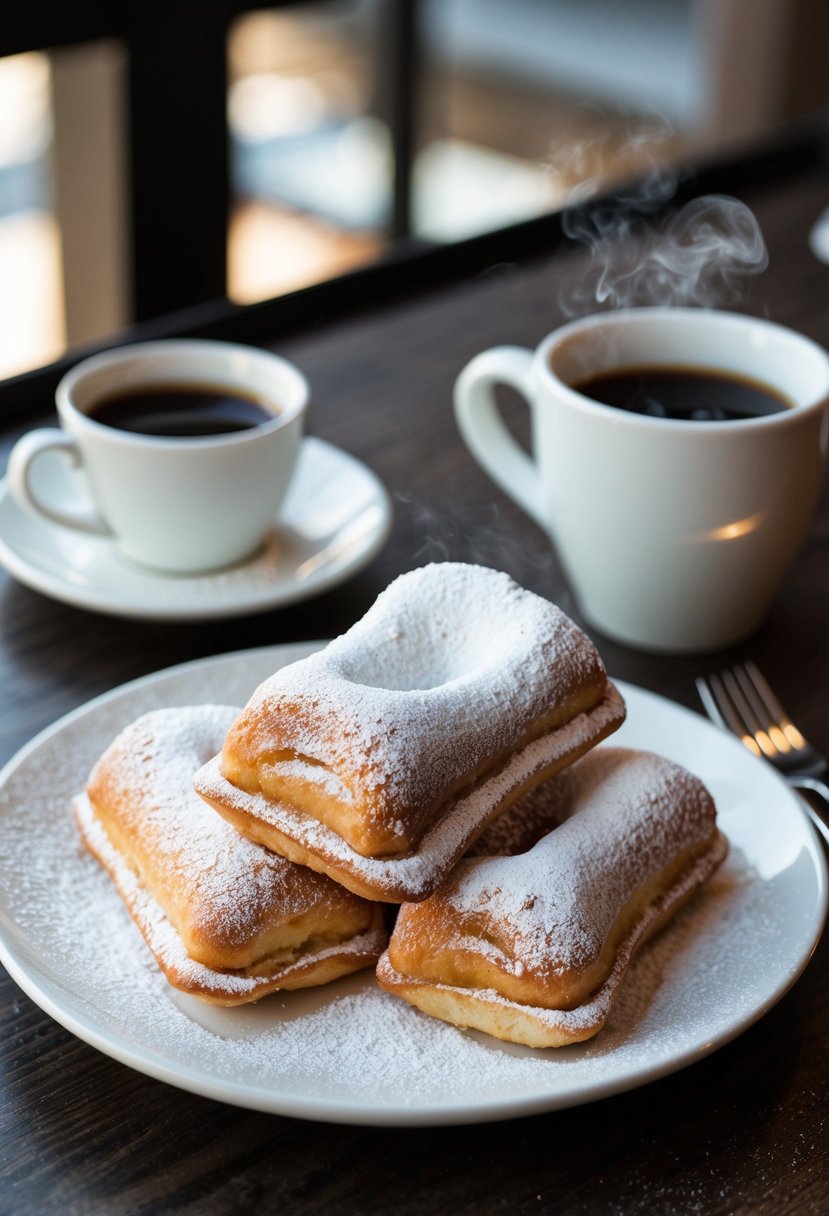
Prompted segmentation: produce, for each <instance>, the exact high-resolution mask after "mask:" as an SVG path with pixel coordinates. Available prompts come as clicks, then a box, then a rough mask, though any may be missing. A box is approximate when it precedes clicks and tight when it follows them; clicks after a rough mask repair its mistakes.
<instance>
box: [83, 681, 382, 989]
mask: <svg viewBox="0 0 829 1216" xmlns="http://www.w3.org/2000/svg"><path fill="white" fill-rule="evenodd" d="M238 712H239V711H238V709H234V708H230V707H227V706H218V705H203V706H189V707H185V708H177V709H161V710H156V711H153V712H151V713H148V714H145V715H144V716H143V717H141V718H139V719H138V720H137V721H136V722H134V723H132V725H130V726H128V727H127V728H126V729H125V730H123V731H122V732H121V733H120V734H119V735H118V737H117V738H116V739H115V741H114V742H113V743H112V744H111V745H110V747H109V748H108V749H107V750H106V752H105V753H104V755H103V756H102V757H101V759H100V760H99V761H98V762H97V764H96V765H95V767H94V768H93V770H92V773H91V775H90V778H89V781H88V783H87V786H86V791H85V793H84V794H82V795H79V796H78V797H77V798H76V799H75V800H74V803H73V807H74V812H75V818H76V822H77V824H78V828H79V830H80V833H81V836H82V838H83V840H84V843H85V844H86V846H87V848H88V849H89V850H90V852H91V853H92V854H93V855H94V856H95V857H97V859H98V860H99V861H100V862H101V864H102V865H103V866H104V867H105V869H106V870H108V872H109V874H110V876H111V877H112V879H113V881H114V882H115V885H116V887H117V888H118V891H119V892H120V894H121V896H122V898H123V899H124V902H125V903H126V905H127V907H128V909H129V911H130V913H131V915H132V917H133V919H134V920H135V922H136V923H137V925H138V927H139V928H140V930H141V932H142V933H143V935H144V937H145V939H146V942H147V944H148V946H149V947H150V949H151V950H152V952H153V954H154V955H155V956H156V959H157V961H158V964H159V966H160V967H161V969H162V971H163V972H164V974H165V975H166V977H167V979H168V980H169V982H170V983H171V984H172V985H173V986H174V987H175V988H178V989H180V990H182V991H184V992H190V993H193V994H195V995H197V996H200V997H203V998H204V999H205V1000H208V1001H211V1002H213V1003H215V1004H222V1005H234V1004H242V1003H244V1002H247V1001H252V1000H256V999H258V998H259V997H260V996H264V995H265V994H266V993H267V992H271V991H273V990H275V989H277V988H302V987H309V986H312V985H316V984H323V983H327V982H328V981H329V980H332V979H336V978H337V977H338V976H340V975H345V974H348V973H349V972H351V971H356V970H359V969H360V968H363V967H366V966H369V965H373V964H374V963H375V962H376V960H377V957H378V956H379V953H380V951H381V950H382V948H383V946H384V944H385V935H384V933H383V930H382V921H381V917H380V911H381V910H380V909H379V908H378V907H377V906H376V905H373V904H370V903H368V902H366V901H365V900H361V899H358V898H357V897H356V896H354V895H352V894H351V893H350V892H348V891H345V890H344V889H343V888H342V887H340V886H338V885H337V884H336V883H334V882H332V881H331V880H330V879H328V878H325V877H323V876H321V875H319V874H315V873H313V871H311V870H308V869H305V868H304V867H301V866H297V865H294V864H293V863H292V862H289V861H286V860H285V859H284V858H282V857H277V856H276V855H274V854H272V853H269V852H268V851H267V850H266V849H263V848H261V847H260V846H259V845H256V844H253V843H252V842H251V841H249V840H245V839H244V838H243V837H241V836H239V834H238V833H237V832H235V831H234V829H233V828H232V827H231V826H230V825H229V824H228V823H226V822H225V821H224V820H223V819H222V818H221V817H220V816H218V815H216V814H215V812H214V811H212V810H211V809H210V807H209V806H207V805H206V804H205V803H204V802H203V801H202V800H201V799H200V798H199V797H198V795H197V794H195V792H194V791H193V788H192V774H193V772H194V771H195V769H196V768H198V767H199V765H201V764H203V763H204V761H205V759H206V758H207V757H208V756H211V755H213V754H214V752H215V751H216V749H217V748H218V747H220V746H221V742H222V739H223V738H224V736H225V734H226V732H227V729H228V727H229V726H230V724H231V722H232V721H233V720H234V718H235V717H236V716H237V714H238Z"/></svg>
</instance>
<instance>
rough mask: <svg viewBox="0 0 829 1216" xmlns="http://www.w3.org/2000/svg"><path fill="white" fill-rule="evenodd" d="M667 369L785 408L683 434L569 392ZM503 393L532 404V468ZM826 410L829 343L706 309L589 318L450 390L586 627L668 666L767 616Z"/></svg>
mask: <svg viewBox="0 0 829 1216" xmlns="http://www.w3.org/2000/svg"><path fill="white" fill-rule="evenodd" d="M660 365H661V366H669V367H670V366H673V367H677V366H679V367H691V368H696V369H700V370H702V369H708V370H711V371H717V370H719V371H725V372H727V373H730V374H734V375H737V376H744V377H747V378H750V379H752V380H755V381H760V382H762V383H765V384H766V385H768V386H769V387H770V388H772V389H773V390H776V391H777V392H779V393H780V394H781V395H782V396H783V397H784V398H785V399H786V400H787V402H788V403H789V404H790V406H791V408H787V409H784V410H782V411H781V412H779V413H774V414H768V415H766V416H763V417H754V418H749V419H741V420H739V421H721V422H714V421H709V422H705V421H702V422H700V421H676V420H673V419H665V418H654V417H647V416H642V415H640V414H635V413H630V412H627V411H625V410H622V409H616V408H613V407H610V406H607V405H603V404H600V403H598V402H596V401H594V400H592V399H590V398H589V397H587V396H585V395H583V394H582V393H581V392H578V391H576V390H575V389H574V387H573V386H574V385H577V384H579V383H581V382H582V381H584V380H585V379H587V378H589V377H591V376H593V375H596V374H600V373H602V372H607V371H611V370H619V369H622V368H626V367H643V366H647V367H654V366H660ZM498 384H506V385H510V386H512V387H513V388H515V389H517V390H518V392H519V393H521V394H522V395H523V396H524V398H525V399H526V401H527V403H528V405H529V407H530V414H531V422H532V455H528V454H527V453H526V452H525V451H524V449H523V448H522V447H521V446H520V445H519V444H518V443H517V442H516V440H515V439H514V438H513V436H512V434H511V432H510V431H509V430H508V428H507V426H506V424H505V422H504V420H503V417H502V415H501V413H500V410H499V407H498V403H497V401H496V397H495V391H494V390H495V386H496V385H498ZM827 402H829V356H827V353H826V352H825V351H824V350H823V349H822V348H821V347H819V346H817V345H816V344H815V343H814V342H812V341H810V340H809V339H807V338H805V337H803V336H801V335H799V334H797V333H794V332H793V331H791V330H788V329H785V328H783V327H782V326H779V325H775V324H772V323H770V322H768V321H762V320H758V319H755V318H752V317H746V316H740V315H738V314H735V313H727V312H719V311H714V310H707V309H682V308H640V309H627V310H624V311H620V312H607V313H601V314H597V315H595V316H591V317H586V318H583V319H581V320H578V321H574V322H571V323H570V324H567V325H564V326H563V327H562V328H561V329H558V330H556V331H555V332H554V333H552V334H550V335H549V337H547V338H546V339H545V340H544V341H543V342H542V343H541V345H540V346H539V347H538V349H537V350H536V351H535V352H534V353H533V352H531V351H529V350H524V349H523V348H520V347H498V348H495V349H492V350H487V351H484V352H483V353H482V354H480V355H478V356H477V357H476V358H474V359H473V360H472V361H471V362H470V363H469V364H468V366H467V367H466V368H465V369H464V371H463V372H462V373H461V375H460V377H459V378H458V381H457V383H456V386H455V412H456V418H457V422H458V426H459V428H460V431H461V434H462V436H463V438H464V440H465V442H466V444H467V445H468V447H469V449H470V451H471V452H472V454H473V455H474V456H475V457H476V459H477V460H478V461H479V463H480V464H481V465H482V467H483V468H484V469H485V470H486V472H487V473H488V474H489V475H490V476H491V477H492V479H493V480H494V481H495V482H497V484H498V485H499V486H500V487H501V488H502V489H503V490H505V491H506V493H507V494H509V495H510V496H511V497H512V498H513V499H515V501H516V502H517V503H518V504H519V505H520V506H521V507H522V508H523V509H524V510H525V511H526V512H527V513H528V514H529V515H530V516H531V517H532V518H533V519H534V520H536V522H537V523H539V524H540V525H541V527H542V528H544V529H545V530H546V531H547V532H548V534H549V536H550V538H551V540H552V542H553V544H554V545H555V548H556V551H557V553H558V556H559V558H560V560H561V563H562V567H563V569H564V571H565V574H566V576H567V578H568V580H569V582H570V584H571V587H572V590H573V592H574V595H575V597H576V600H577V602H578V605H579V608H580V610H581V612H582V613H583V615H584V617H585V619H586V621H587V622H588V623H589V624H590V625H593V626H595V627H596V629H598V630H599V631H601V632H602V633H604V634H606V635H608V636H609V637H611V638H614V639H616V640H619V641H622V642H625V643H628V644H631V645H633V646H637V647H640V648H643V649H647V650H654V651H664V652H671V651H674V652H682V651H685V652H689V653H691V652H698V651H704V650H712V649H716V648H719V647H723V646H727V645H730V644H732V643H735V642H737V641H739V640H740V639H742V638H744V637H746V636H747V635H748V634H750V633H751V632H752V631H753V630H754V629H755V628H756V627H757V626H758V625H759V624H760V623H761V622H762V620H763V618H764V617H765V616H766V613H767V612H768V609H769V606H770V603H771V600H772V598H773V596H774V594H775V592H776V591H777V589H778V587H779V586H780V583H781V580H782V578H783V576H784V574H785V572H786V570H787V569H788V567H789V566H790V565H791V563H792V561H793V560H794V558H795V556H796V554H797V552H798V550H799V549H800V546H801V543H802V541H803V539H804V535H805V533H806V530H807V527H808V524H809V521H810V518H811V516H812V512H813V509H814V506H815V503H816V499H817V495H818V491H819V488H820V482H821V476H822V472H823V468H824V465H825V460H826V452H827V434H828V433H829V416H827ZM701 404H703V405H704V402H702V403H701Z"/></svg>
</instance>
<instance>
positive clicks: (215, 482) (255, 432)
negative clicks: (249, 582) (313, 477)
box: [8, 340, 309, 574]
mask: <svg viewBox="0 0 829 1216" xmlns="http://www.w3.org/2000/svg"><path fill="white" fill-rule="evenodd" d="M160 386H164V387H171V386H173V387H179V388H181V387H188V386H189V387H205V386H206V387H208V388H210V389H212V390H214V391H215V390H217V389H224V390H226V391H228V392H231V393H232V392H234V391H236V392H238V393H240V394H242V395H244V396H247V397H250V398H252V399H254V400H255V401H256V402H257V404H258V405H260V406H262V407H263V408H264V411H265V412H266V415H268V416H266V420H265V421H263V422H262V423H261V424H260V425H256V426H253V427H251V428H250V429H247V430H240V431H235V432H232V433H229V434H215V435H201V436H198V437H186V438H182V437H175V438H171V437H169V436H158V435H146V434H135V433H131V432H129V431H127V430H121V429H119V428H118V427H116V426H111V425H107V424H106V423H104V422H100V421H97V420H96V418H95V417H94V409H95V407H96V406H98V405H100V404H101V403H102V402H103V401H106V400H107V399H108V398H111V397H112V396H113V395H117V394H121V393H124V392H134V391H136V390H138V389H145V388H146V389H152V388H153V387H156V388H158V387H160ZM308 398H309V392H308V385H307V382H306V381H305V378H304V377H303V376H302V375H301V373H300V372H299V371H298V370H297V369H296V368H295V367H294V366H293V365H292V364H290V363H288V362H286V361H285V360H284V359H281V358H279V357H278V356H277V355H273V354H271V353H270V352H268V351H263V350H258V349H256V348H254V347H247V346H240V345H236V344H233V343H227V342H208V341H179V340H169V341H159V342H148V343H142V344H136V345H135V346H127V347H122V348H119V349H117V350H110V351H106V352H104V353H103V354H99V355H94V356H92V357H91V358H89V359H86V360H84V361H83V362H81V363H79V364H78V365H77V366H76V367H74V368H73V369H72V370H71V371H70V372H69V373H68V374H67V375H66V376H64V378H63V379H62V380H61V382H60V384H59V385H58V388H57V394H56V400H57V409H58V416H59V419H60V423H61V429H56V428H44V429H40V430H35V431H30V432H29V433H28V434H27V435H24V436H23V437H22V439H20V440H19V441H18V442H17V444H16V445H15V447H14V448H13V449H12V453H11V456H10V459H9V466H8V484H9V488H10V490H11V493H12V494H13V495H14V497H15V498H16V499H17V501H18V502H19V503H20V504H21V505H22V506H24V507H25V508H27V509H28V510H30V511H32V512H34V513H35V514H37V515H40V516H42V517H45V518H46V519H47V520H49V521H50V522H51V523H56V524H59V525H61V526H63V527H68V528H74V529H76V530H80V531H82V532H86V533H93V534H95V535H99V536H107V537H111V538H112V539H113V541H114V542H115V543H116V544H117V545H118V547H119V548H120V549H121V550H122V552H123V553H124V554H125V555H126V556H127V557H128V558H130V559H132V560H133V561H136V562H139V563H141V564H142V565H145V566H151V567H154V568H156V569H159V570H164V571H167V572H173V573H181V574H187V573H194V572H197V571H204V570H213V569H218V568H221V567H224V566H229V565H231V564H233V563H235V562H238V561H241V560H242V559H244V558H246V557H248V556H250V555H251V554H252V553H253V552H254V551H255V550H256V549H257V547H258V546H259V545H261V543H262V542H263V540H264V538H265V536H266V534H267V532H268V531H269V529H270V528H272V527H273V526H274V524H275V522H276V516H277V513H278V511H279V507H280V505H281V503H282V500H283V498H284V496H285V493H286V491H287V489H288V484H289V482H290V479H291V475H292V473H293V470H294V466H295V463H296V458H297V453H298V450H299V444H300V440H301V438H302V431H303V424H304V418H305V413H306V410H307V406H308ZM49 450H57V451H59V452H61V453H63V454H65V456H66V457H67V459H69V460H70V461H72V462H73V463H75V464H81V465H82V466H83V471H84V473H85V474H86V478H87V480H88V483H89V490H90V493H91V498H92V501H93V503H94V505H95V508H96V512H95V513H90V512H89V511H88V510H87V511H84V510H83V508H82V507H81V506H78V507H77V508H73V507H71V506H67V505H66V504H64V503H58V504H56V503H54V502H52V503H50V502H49V501H47V498H46V497H42V496H41V495H40V494H39V493H38V491H37V485H36V481H37V479H36V478H34V477H33V476H32V473H33V469H34V466H35V463H36V461H37V460H38V459H39V457H40V456H41V455H42V454H43V453H44V452H47V451H49Z"/></svg>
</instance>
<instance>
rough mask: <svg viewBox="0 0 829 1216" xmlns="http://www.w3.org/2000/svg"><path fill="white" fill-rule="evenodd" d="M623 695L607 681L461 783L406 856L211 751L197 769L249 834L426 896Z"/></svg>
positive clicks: (349, 878)
mask: <svg viewBox="0 0 829 1216" xmlns="http://www.w3.org/2000/svg"><path fill="white" fill-rule="evenodd" d="M624 712H625V711H624V703H623V702H622V699H621V697H620V696H619V694H618V693H617V692H616V690H615V688H613V686H612V685H610V684H607V685H606V687H605V694H604V697H603V698H602V700H601V701H600V702H599V704H598V705H597V706H596V707H595V708H594V709H592V710H591V711H590V712H589V713H586V714H582V715H579V716H578V717H577V718H575V719H573V721H572V722H569V723H568V724H567V725H566V726H563V727H560V728H558V729H557V730H555V731H551V732H549V733H548V734H547V735H543V736H541V737H540V738H539V739H536V740H534V741H533V742H532V743H531V744H529V745H528V746H527V747H525V748H523V749H522V750H520V751H519V752H517V753H516V754H515V755H513V756H510V757H509V759H508V760H507V761H506V762H504V763H502V765H501V766H500V768H495V770H494V771H493V772H491V773H490V774H488V775H487V777H485V778H484V779H482V780H480V781H479V782H477V783H476V784H474V785H473V786H472V787H471V788H469V789H468V790H465V791H463V792H462V793H461V794H460V795H458V796H457V797H456V798H455V799H453V800H452V801H451V803H450V804H449V805H448V806H447V807H446V808H445V812H444V814H443V815H442V816H441V817H440V818H439V819H437V820H436V821H435V823H434V824H432V825H431V826H430V827H429V829H428V830H427V832H426V833H425V835H424V837H423V839H422V840H421V842H420V844H419V846H418V848H417V850H415V851H414V852H413V853H411V854H410V855H408V856H403V857H389V858H374V857H365V856H363V855H361V854H360V853H358V852H357V851H356V850H354V849H353V848H351V847H350V845H348V843H347V842H346V841H344V840H342V839H341V838H340V837H339V836H338V835H337V834H336V833H335V832H334V831H333V830H332V829H330V828H329V827H327V826H326V825H325V824H322V823H320V822H319V821H318V820H317V819H315V818H313V817H311V816H309V815H306V814H303V813H302V812H300V811H297V810H296V809H295V808H293V807H291V806H289V805H287V804H285V803H281V802H275V801H273V800H271V799H269V798H266V797H265V796H264V795H262V794H248V793H246V792H245V791H243V790H239V789H238V788H236V787H235V786H233V785H232V784H231V783H230V782H229V781H227V780H226V779H225V778H224V777H223V775H222V773H221V770H220V762H219V759H218V757H214V758H213V759H212V760H211V761H209V762H208V764H206V765H205V766H204V767H203V768H202V769H200V770H199V771H198V772H197V773H196V775H195V777H194V779H193V780H194V787H195V789H196V790H197V791H198V793H199V794H200V796H201V797H202V798H203V799H204V800H205V801H206V802H208V803H209V804H210V805H211V806H212V807H213V808H214V809H215V810H217V811H218V812H219V814H220V815H222V816H223V817H224V818H225V819H227V821H228V822H229V823H231V824H232V825H233V826H234V827H235V828H236V830H237V831H238V832H240V833H241V834H242V835H243V836H246V837H247V838H248V839H250V840H252V841H256V842H257V843H259V844H262V845H264V846H265V847H266V848H268V849H271V850H273V851H274V852H276V853H279V854H281V855H282V856H283V857H287V858H289V859H290V860H291V861H294V862H297V863H298V864H300V865H305V866H308V867H309V868H311V869H313V870H316V871H317V872H318V873H320V874H327V875H329V876H330V877H331V878H333V879H334V880H335V881H336V882H338V883H340V884H342V886H344V887H347V888H348V890H350V891H353V892H354V893H355V894H357V895H360V896H363V897H364V898H366V899H373V900H381V901H385V902H389V903H399V902H401V901H404V900H405V901H417V900H421V899H425V898H427V897H428V896H429V895H430V894H432V892H434V891H435V890H436V889H437V887H438V886H440V884H441V883H442V882H443V881H444V879H445V878H446V877H447V875H448V874H449V872H450V871H451V869H452V867H453V866H454V865H455V864H456V863H457V861H458V860H459V859H460V858H461V857H462V856H463V854H464V853H465V852H466V851H467V850H468V849H469V848H470V847H471V846H472V845H473V843H474V842H475V840H476V839H477V838H478V836H479V835H480V834H481V832H482V831H484V829H485V828H486V827H487V825H488V824H490V823H491V822H492V821H493V820H495V819H496V818H497V817H498V816H499V815H501V814H502V813H503V812H504V811H506V810H507V809H508V808H509V807H511V806H512V804H513V803H514V802H515V801H516V800H517V799H520V798H521V797H522V796H523V795H524V794H526V793H527V791H528V790H530V789H532V788H533V787H534V786H535V785H537V784H538V783H539V782H541V781H544V780H546V779H547V778H548V777H550V776H551V775H552V774H554V773H557V772H559V771H560V770H561V769H562V768H564V767H565V766H566V765H569V764H572V763H573V761H575V760H577V759H578V758H579V757H580V756H582V755H584V753H585V752H586V751H588V750H589V749H590V748H592V747H593V746H594V745H595V744H596V743H598V742H599V741H600V740H602V739H605V738H606V737H607V736H608V735H610V734H611V733H612V732H613V731H615V730H616V729H617V728H618V727H619V726H620V725H621V723H622V721H623V720H624Z"/></svg>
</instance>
